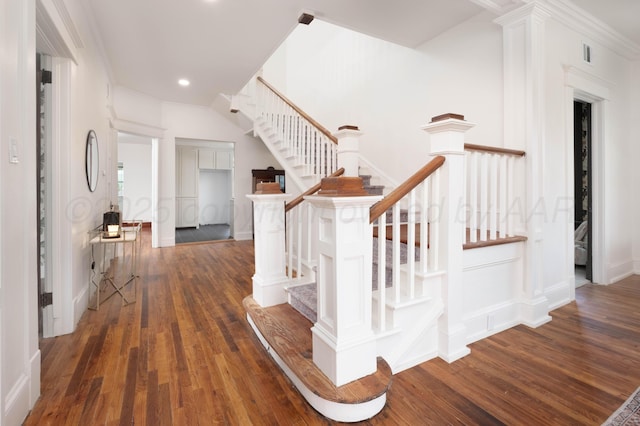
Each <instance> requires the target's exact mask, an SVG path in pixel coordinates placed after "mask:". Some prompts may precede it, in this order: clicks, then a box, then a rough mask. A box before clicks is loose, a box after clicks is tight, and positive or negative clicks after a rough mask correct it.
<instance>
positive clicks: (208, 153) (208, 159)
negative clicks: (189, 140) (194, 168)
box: [198, 149, 216, 170]
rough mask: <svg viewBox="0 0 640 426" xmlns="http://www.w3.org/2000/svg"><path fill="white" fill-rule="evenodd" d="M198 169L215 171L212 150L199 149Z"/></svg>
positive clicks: (214, 155) (214, 157) (214, 153)
mask: <svg viewBox="0 0 640 426" xmlns="http://www.w3.org/2000/svg"><path fill="white" fill-rule="evenodd" d="M198 167H199V168H200V170H213V169H215V168H216V152H215V151H214V150H213V149H200V150H199V151H198Z"/></svg>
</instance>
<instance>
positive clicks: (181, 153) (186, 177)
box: [176, 146, 200, 228]
mask: <svg viewBox="0 0 640 426" xmlns="http://www.w3.org/2000/svg"><path fill="white" fill-rule="evenodd" d="M199 172H200V171H199V169H198V148H195V147H190V146H178V147H176V228H185V227H191V226H195V227H198V179H199Z"/></svg>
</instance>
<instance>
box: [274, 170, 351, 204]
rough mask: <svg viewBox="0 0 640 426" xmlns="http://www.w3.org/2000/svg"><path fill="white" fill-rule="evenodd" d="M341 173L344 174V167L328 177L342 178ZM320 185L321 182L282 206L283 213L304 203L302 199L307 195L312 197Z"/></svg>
mask: <svg viewBox="0 0 640 426" xmlns="http://www.w3.org/2000/svg"><path fill="white" fill-rule="evenodd" d="M343 173H344V167H340V168H339V169H338V170H336V171H335V172H333V173H332V174H331V175H330V176H329V177H338V176H342V174H343ZM321 185H322V182H318V183H316V184H315V185H313V186H312V187H311V188H309V189H307V190H306V191H304V192H303V193H302V194H300V195H298V196H297V197H296V198H294V199H293V200H291V201H289V202H288V203H287V204H286V205H285V206H284V211H285V213H286V212H288V211H289V210H291V209H292V208H294V207H295V206H297V205H298V204H300V203H301V202H303V201H304V197H306V196H307V195H312V194H315V193H316V192H318V191H320V186H321Z"/></svg>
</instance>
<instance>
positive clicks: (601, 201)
mask: <svg viewBox="0 0 640 426" xmlns="http://www.w3.org/2000/svg"><path fill="white" fill-rule="evenodd" d="M565 82H566V94H565V106H566V107H565V112H566V119H565V123H566V125H565V126H566V147H567V155H566V158H567V170H568V171H569V174H568V179H567V189H566V193H567V194H569V195H570V196H571V197H573V196H574V176H575V173H574V158H573V157H574V153H573V149H574V142H573V141H574V130H573V102H574V100H578V101H582V102H588V103H590V104H591V131H592V134H591V153H592V157H591V170H592V173H591V175H592V182H591V183H592V188H591V194H592V200H591V205H592V218H591V221H592V228H591V229H592V237H593V238H592V241H591V242H590V245H591V247H592V258H591V264H592V268H593V274H592V280H591V282H593V283H594V284H608V283H609V278H608V277H607V271H606V269H605V259H606V257H607V256H606V253H607V249H606V247H605V241H606V239H605V235H606V227H605V217H604V206H605V205H606V204H605V203H606V194H605V192H604V175H605V173H604V172H605V151H604V147H605V141H606V139H607V133H606V123H607V122H608V120H607V114H608V113H609V109H608V107H607V103H608V99H609V97H610V95H609V89H608V88H607V87H606V82H604V81H602V80H601V79H599V78H598V77H596V76H593V75H591V74H589V73H587V72H585V71H582V70H580V69H578V68H575V67H572V66H569V67H566V68H565ZM574 202H575V200H574ZM569 216H570V217H569V221H568V223H570V224H571V225H570V226H569V227H568V228H569V229H568V230H567V231H568V232H567V252H568V253H567V259H568V262H567V276H568V277H569V282H570V283H569V284H570V292H571V300H573V299H575V265H574V263H575V253H574V232H573V230H574V229H573V224H574V221H575V213H574V210H573V209H571V211H570V213H569Z"/></svg>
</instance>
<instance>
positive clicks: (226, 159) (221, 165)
mask: <svg viewBox="0 0 640 426" xmlns="http://www.w3.org/2000/svg"><path fill="white" fill-rule="evenodd" d="M232 168H233V152H231V151H217V152H216V169H218V170H231V169H232Z"/></svg>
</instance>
